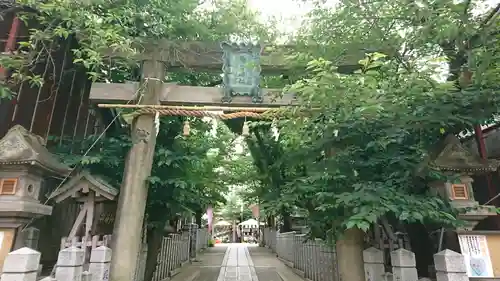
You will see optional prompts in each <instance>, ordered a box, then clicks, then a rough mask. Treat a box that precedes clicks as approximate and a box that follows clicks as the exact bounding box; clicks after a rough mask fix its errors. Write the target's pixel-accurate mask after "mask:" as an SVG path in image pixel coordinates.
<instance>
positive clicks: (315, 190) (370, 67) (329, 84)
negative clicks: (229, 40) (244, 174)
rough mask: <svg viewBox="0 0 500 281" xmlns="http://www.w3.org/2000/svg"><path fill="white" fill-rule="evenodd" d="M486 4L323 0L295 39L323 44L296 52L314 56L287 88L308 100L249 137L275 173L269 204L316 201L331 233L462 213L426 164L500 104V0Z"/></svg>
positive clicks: (268, 184) (284, 208)
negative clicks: (354, 53)
mask: <svg viewBox="0 0 500 281" xmlns="http://www.w3.org/2000/svg"><path fill="white" fill-rule="evenodd" d="M481 4H482V2H481V1H462V2H457V1H417V2H415V1H399V0H394V1H361V2H359V1H350V0H346V1H339V3H337V4H336V5H335V7H331V5H327V4H325V3H324V1H315V2H314V9H313V10H312V11H311V13H310V14H309V21H308V22H306V23H307V24H305V25H304V27H303V28H302V30H301V32H298V34H299V36H297V37H296V38H295V42H294V43H295V44H297V45H304V46H309V45H312V44H314V45H318V44H319V45H321V46H322V48H320V51H318V48H309V50H314V52H303V53H295V54H293V56H292V59H293V60H295V61H296V60H303V61H305V62H307V65H308V67H307V70H306V71H305V72H302V73H301V74H299V75H298V77H297V79H296V80H295V81H293V84H292V85H289V86H288V87H287V88H288V89H289V90H290V91H292V92H295V93H297V96H298V100H299V103H300V105H301V107H299V108H296V109H293V110H291V111H290V112H288V114H287V115H284V116H283V118H281V119H278V120H275V121H274V122H273V123H267V124H263V122H258V123H256V124H254V125H255V126H254V129H253V133H254V134H253V136H252V137H251V138H249V139H248V143H249V146H250V149H251V151H252V154H253V155H254V159H255V162H256V166H257V168H258V170H259V171H260V172H261V173H263V174H265V176H264V179H262V180H261V184H262V185H263V186H264V187H263V188H262V189H261V190H262V191H261V193H260V194H259V196H260V197H261V198H262V199H264V201H265V203H264V204H263V205H264V206H265V207H266V208H267V209H270V210H271V212H272V213H275V214H281V215H282V216H284V217H286V216H288V215H289V214H290V212H291V211H292V210H293V207H300V208H301V209H303V210H307V213H308V220H309V222H310V224H311V227H312V234H313V235H315V236H320V237H325V236H328V237H335V236H336V235H337V234H339V233H342V232H343V230H345V229H347V228H353V227H357V228H360V229H362V230H365V231H366V230H368V229H369V228H370V226H371V225H372V224H373V223H375V222H377V220H378V219H380V218H390V219H392V220H401V221H406V222H415V221H418V222H422V223H430V222H433V223H439V225H451V224H454V223H456V219H455V212H454V210H452V209H451V208H450V207H449V206H448V204H447V202H444V201H443V200H442V199H441V198H438V197H436V196H432V195H430V194H429V186H427V182H426V180H425V179H417V178H416V177H415V175H416V173H415V172H416V170H417V168H418V166H419V165H420V164H421V163H422V162H423V161H424V159H425V157H426V156H427V155H428V152H429V150H430V149H431V147H432V146H433V145H434V144H435V143H437V141H438V140H440V139H441V138H442V137H443V136H444V135H446V134H448V133H453V134H458V133H460V132H463V131H469V130H471V129H472V127H473V126H474V125H478V124H485V123H488V122H492V120H493V118H494V116H495V115H496V114H498V110H499V107H498V105H499V103H498V102H499V95H498V62H499V58H500V57H499V52H498V51H499V49H498V46H499V45H498V42H499V41H498V39H499V37H498V36H499V27H500V25H499V21H498V19H497V18H498V8H499V7H498V6H497V7H488V8H487V7H483V8H482V9H480V8H479V6H481ZM358 48H364V49H365V50H366V52H367V56H366V58H365V59H364V60H361V61H360V62H359V64H360V65H359V69H358V70H357V71H355V72H354V73H351V74H340V73H338V72H337V71H336V69H337V66H339V63H340V62H341V61H342V59H343V58H345V57H346V56H349V50H352V49H358ZM304 49H305V50H307V48H304ZM271 127H275V128H277V129H278V130H279V136H278V137H277V138H275V137H273V136H272V133H271V132H270V128H271ZM428 176H429V177H440V176H443V175H441V174H439V173H433V174H431V175H428ZM325 233H326V234H327V235H325Z"/></svg>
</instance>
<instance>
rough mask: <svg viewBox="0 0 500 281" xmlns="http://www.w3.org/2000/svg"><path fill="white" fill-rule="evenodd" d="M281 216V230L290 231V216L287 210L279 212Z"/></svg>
mask: <svg viewBox="0 0 500 281" xmlns="http://www.w3.org/2000/svg"><path fill="white" fill-rule="evenodd" d="M281 216H282V217H283V229H282V230H281V232H289V231H292V217H291V216H290V214H289V213H288V212H283V213H281Z"/></svg>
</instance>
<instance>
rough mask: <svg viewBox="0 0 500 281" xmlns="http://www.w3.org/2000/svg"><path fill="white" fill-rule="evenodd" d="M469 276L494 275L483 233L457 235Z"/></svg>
mask: <svg viewBox="0 0 500 281" xmlns="http://www.w3.org/2000/svg"><path fill="white" fill-rule="evenodd" d="M458 240H459V242H460V250H461V251H462V255H464V257H465V263H466V265H467V274H468V275H469V277H494V275H493V266H492V265H491V259H490V251H489V250H488V242H487V240H486V236H485V235H459V236H458Z"/></svg>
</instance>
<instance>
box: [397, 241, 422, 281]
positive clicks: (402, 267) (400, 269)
mask: <svg viewBox="0 0 500 281" xmlns="http://www.w3.org/2000/svg"><path fill="white" fill-rule="evenodd" d="M391 263H392V273H393V274H394V280H398V281H399V280H401V281H418V273H417V268H416V266H417V262H416V259H415V254H414V253H413V252H411V251H408V250H405V249H397V250H395V251H392V252H391Z"/></svg>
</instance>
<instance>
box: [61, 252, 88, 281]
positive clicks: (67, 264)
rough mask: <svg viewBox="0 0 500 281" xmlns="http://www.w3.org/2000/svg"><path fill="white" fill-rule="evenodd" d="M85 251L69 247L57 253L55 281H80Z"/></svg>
mask: <svg viewBox="0 0 500 281" xmlns="http://www.w3.org/2000/svg"><path fill="white" fill-rule="evenodd" d="M84 261H85V251H84V250H82V249H80V248H77V247H70V248H66V249H64V250H61V251H60V252H59V256H58V257H57V265H56V280H58V281H59V280H61V281H63V280H64V281H82V273H83V262H84Z"/></svg>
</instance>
